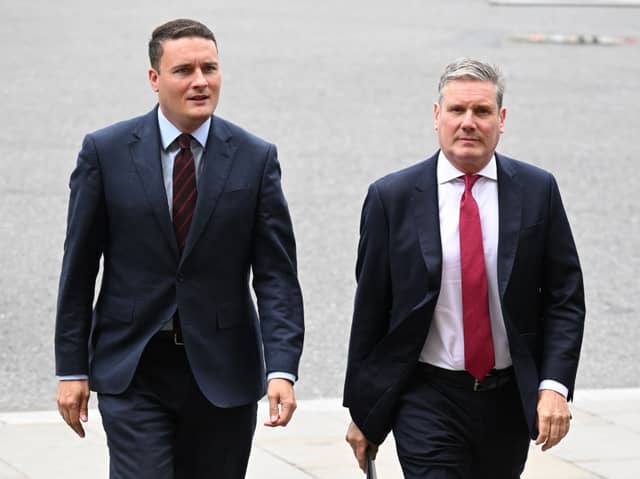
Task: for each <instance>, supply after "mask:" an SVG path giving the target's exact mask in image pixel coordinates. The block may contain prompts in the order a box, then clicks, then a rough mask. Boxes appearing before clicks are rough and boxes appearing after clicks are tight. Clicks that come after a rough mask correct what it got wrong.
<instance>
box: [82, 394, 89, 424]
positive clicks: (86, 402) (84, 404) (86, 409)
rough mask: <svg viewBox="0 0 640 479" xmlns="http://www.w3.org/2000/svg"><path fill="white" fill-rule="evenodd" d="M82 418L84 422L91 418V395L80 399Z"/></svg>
mask: <svg viewBox="0 0 640 479" xmlns="http://www.w3.org/2000/svg"><path fill="white" fill-rule="evenodd" d="M80 420H81V421H82V422H87V421H88V420H89V396H87V397H84V398H82V399H81V401H80Z"/></svg>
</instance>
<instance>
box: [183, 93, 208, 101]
mask: <svg viewBox="0 0 640 479" xmlns="http://www.w3.org/2000/svg"><path fill="white" fill-rule="evenodd" d="M208 99H209V95H193V96H190V97H188V98H187V100H189V101H197V102H202V101H207V100H208Z"/></svg>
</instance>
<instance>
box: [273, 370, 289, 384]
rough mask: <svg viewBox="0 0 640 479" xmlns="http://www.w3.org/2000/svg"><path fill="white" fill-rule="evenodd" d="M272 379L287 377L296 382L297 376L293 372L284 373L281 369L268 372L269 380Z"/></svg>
mask: <svg viewBox="0 0 640 479" xmlns="http://www.w3.org/2000/svg"><path fill="white" fill-rule="evenodd" d="M272 379H287V380H289V381H291V384H295V383H296V377H295V376H294V375H293V374H289V373H283V372H281V371H274V372H272V373H269V374H267V382H269V381H271V380H272Z"/></svg>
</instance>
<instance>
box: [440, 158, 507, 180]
mask: <svg viewBox="0 0 640 479" xmlns="http://www.w3.org/2000/svg"><path fill="white" fill-rule="evenodd" d="M477 174H478V175H480V176H484V177H485V178H489V179H491V180H494V181H498V171H497V167H496V155H495V153H494V154H493V156H492V157H491V160H489V163H487V164H486V165H485V166H484V168H482V169H481V170H480V171H478V173H477ZM437 175H438V184H442V183H448V182H449V181H452V180H455V179H456V178H460V177H461V176H464V173H463V172H462V171H460V170H459V169H458V168H456V167H455V166H453V164H452V163H451V162H450V161H449V160H448V159H447V157H446V156H445V155H444V153H443V152H442V150H440V153H439V154H438V167H437Z"/></svg>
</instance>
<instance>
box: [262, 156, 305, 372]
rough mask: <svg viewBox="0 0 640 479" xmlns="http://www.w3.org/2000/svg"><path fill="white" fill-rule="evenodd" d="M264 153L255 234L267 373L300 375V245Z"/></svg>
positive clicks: (275, 171) (273, 166)
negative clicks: (298, 271)
mask: <svg viewBox="0 0 640 479" xmlns="http://www.w3.org/2000/svg"><path fill="white" fill-rule="evenodd" d="M266 155H267V158H266V161H265V165H264V171H263V176H262V182H261V187H260V193H259V199H258V209H257V213H256V224H255V230H254V231H255V235H254V247H253V260H252V261H253V265H252V267H253V289H254V291H255V293H256V298H257V300H258V311H259V316H260V327H261V331H262V341H263V346H264V353H265V362H266V367H267V373H272V372H286V373H290V374H293V375H294V376H296V377H297V376H298V365H299V362H300V356H301V354H302V344H303V340H304V313H303V306H302V293H301V290H300V285H299V283H298V277H297V264H296V244H295V239H294V234H293V226H292V223H291V217H290V215H289V208H288V206H287V201H286V199H285V197H284V194H283V192H282V187H281V183H280V165H279V163H278V159H277V152H276V149H275V147H274V146H273V145H270V146H269V148H268V150H267V153H266Z"/></svg>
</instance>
